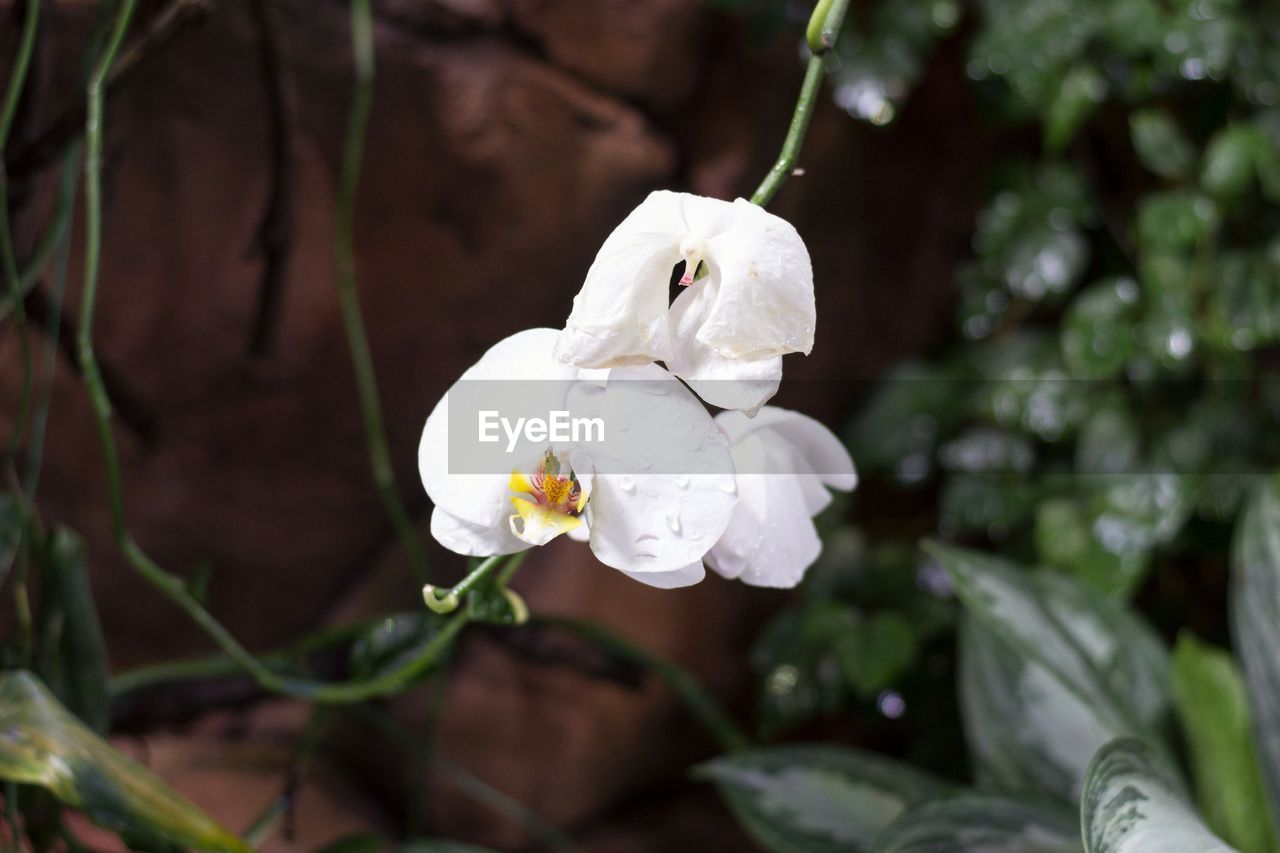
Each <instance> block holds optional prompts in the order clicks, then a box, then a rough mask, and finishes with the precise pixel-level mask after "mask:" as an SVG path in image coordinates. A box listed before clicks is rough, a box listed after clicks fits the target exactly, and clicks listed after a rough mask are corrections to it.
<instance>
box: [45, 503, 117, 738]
mask: <svg viewBox="0 0 1280 853" xmlns="http://www.w3.org/2000/svg"><path fill="white" fill-rule="evenodd" d="M43 551H44V555H43V559H42V560H41V565H42V566H43V569H44V571H43V573H42V576H41V580H42V584H43V602H42V606H41V608H40V625H39V627H38V634H39V637H40V650H41V653H40V660H39V674H40V676H41V678H42V679H43V680H44V682H45V684H47V685H48V686H49V687H50V688H51V689H52V690H53V692H54V694H55V695H56V696H57V697H58V698H59V699H60V700H61V701H62V703H63V704H64V705H65V706H66V707H67V709H68V710H70V711H71V712H73V713H74V714H75V715H76V716H77V717H79V718H80V719H81V720H83V721H84V722H85V723H86V724H87V725H88V726H89V727H90V728H92V729H93V730H94V731H96V732H98V733H100V734H105V733H106V731H107V729H108V728H109V727H110V724H111V703H110V695H109V692H108V689H107V680H108V678H109V677H110V675H111V673H110V670H109V669H108V667H107V647H106V642H105V641H104V640H103V637H102V625H101V624H100V623H99V621H98V609H97V606H96V605H95V604H94V601H93V591H92V590H91V589H90V588H89V575H88V570H87V564H86V560H85V548H84V540H83V539H81V538H80V537H79V536H77V535H76V534H75V533H73V532H71V531H70V530H67V529H65V528H58V529H56V530H54V531H53V533H52V534H51V535H50V536H49V538H48V541H47V542H46V543H45V544H44V548H43Z"/></svg>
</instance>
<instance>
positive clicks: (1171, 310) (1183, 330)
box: [1138, 252, 1196, 372]
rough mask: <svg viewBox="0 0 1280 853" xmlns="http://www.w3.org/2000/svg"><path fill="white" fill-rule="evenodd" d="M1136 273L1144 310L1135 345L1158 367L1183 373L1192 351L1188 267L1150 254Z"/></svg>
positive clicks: (1184, 260)
mask: <svg viewBox="0 0 1280 853" xmlns="http://www.w3.org/2000/svg"><path fill="white" fill-rule="evenodd" d="M1140 273H1141V278H1142V289H1143V294H1144V296H1145V299H1144V302H1145V310H1144V317H1143V321H1142V324H1141V325H1140V326H1139V328H1138V342H1139V343H1140V344H1141V345H1142V347H1143V349H1145V350H1146V352H1147V353H1149V354H1150V356H1151V357H1152V358H1153V359H1155V361H1156V363H1157V364H1158V365H1160V366H1161V367H1164V368H1166V369H1169V370H1170V371H1175V372H1176V371H1185V370H1186V369H1187V368H1188V367H1189V365H1191V363H1192V361H1191V358H1190V356H1191V354H1192V353H1193V352H1194V351H1195V350H1196V337H1195V331H1196V329H1195V320H1194V318H1193V314H1194V313H1195V306H1194V293H1193V287H1192V280H1191V263H1190V261H1189V260H1188V259H1187V258H1185V257H1183V256H1182V255H1178V254H1168V253H1160V252H1150V253H1147V254H1146V255H1144V257H1143V258H1142V262H1141V269H1140Z"/></svg>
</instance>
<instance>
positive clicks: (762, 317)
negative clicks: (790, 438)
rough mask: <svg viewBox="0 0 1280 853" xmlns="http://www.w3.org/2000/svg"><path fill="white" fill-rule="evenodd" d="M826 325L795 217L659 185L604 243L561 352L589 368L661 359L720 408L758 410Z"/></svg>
mask: <svg viewBox="0 0 1280 853" xmlns="http://www.w3.org/2000/svg"><path fill="white" fill-rule="evenodd" d="M681 263H683V265H684V267H683V275H682V276H681V278H680V284H681V285H683V286H684V290H683V292H682V293H681V294H680V295H679V296H678V297H677V298H676V300H675V301H674V302H669V297H668V293H669V286H670V280H671V276H672V273H673V270H674V269H675V267H676V266H677V265H678V264H681ZM699 270H702V272H699ZM815 321H816V311H815V306H814V298H813V270H812V267H811V266H810V263H809V253H808V251H807V250H806V249H805V246H804V241H803V240H801V239H800V235H799V234H797V233H796V230H795V228H793V227H791V225H790V224H789V223H788V222H786V221H785V220H783V219H780V218H778V217H777V216H774V215H773V214H771V213H769V212H768V211H766V210H764V209H763V208H761V207H759V206H758V205H754V204H751V203H750V202H748V201H747V200H745V199H741V198H740V199H737V200H736V201H733V202H727V201H721V200H719V199H712V198H704V197H702V196H696V195H690V194H688V193H675V192H668V191H659V192H654V193H651V194H650V195H649V197H648V198H646V199H645V200H644V201H643V202H642V203H641V204H640V206H639V207H637V208H636V209H635V210H633V211H632V212H631V214H630V215H629V216H628V217H627V218H626V219H625V220H623V222H622V224H620V225H619V226H618V227H617V228H615V229H614V231H613V233H612V234H610V235H609V238H608V239H607V240H605V242H604V245H603V246H601V247H600V252H599V253H598V254H597V255H596V259H595V262H594V263H593V264H592V265H591V269H590V270H589V271H588V272H587V279H586V282H585V283H584V284H583V286H582V290H581V291H580V292H579V293H578V295H577V296H576V297H574V300H573V310H572V312H571V313H570V314H569V319H568V321H567V323H566V325H565V329H564V331H563V332H561V333H560V337H559V339H558V340H557V342H556V355H557V357H559V358H560V360H561V361H563V362H564V363H566V364H570V365H573V366H575V367H583V368H609V367H621V366H624V365H632V364H647V363H651V362H655V361H661V362H663V363H664V364H666V366H667V369H668V370H670V371H671V372H672V373H674V374H675V375H676V376H679V377H680V378H682V379H684V380H685V381H686V382H687V383H689V386H690V387H691V388H693V389H694V391H695V392H697V393H698V395H699V396H701V397H702V398H703V399H704V400H706V401H707V402H708V403H711V404H712V405H715V406H719V407H721V408H730V409H739V410H743V411H746V412H748V413H754V412H755V411H756V410H757V409H758V408H759V407H760V406H762V405H763V404H764V403H765V402H766V401H768V399H769V398H770V397H772V396H773V394H774V392H775V391H777V389H778V383H779V382H780V381H781V379H782V356H783V354H785V353H789V352H803V353H805V354H806V355H807V354H808V353H809V351H810V350H811V349H812V348H813V330H814V324H815Z"/></svg>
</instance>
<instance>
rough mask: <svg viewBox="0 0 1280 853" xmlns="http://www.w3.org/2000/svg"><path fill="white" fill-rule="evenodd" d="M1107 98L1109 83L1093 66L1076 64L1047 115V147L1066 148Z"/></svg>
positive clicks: (1052, 148) (1045, 136)
mask: <svg viewBox="0 0 1280 853" xmlns="http://www.w3.org/2000/svg"><path fill="white" fill-rule="evenodd" d="M1106 96H1107V80H1106V78H1105V77H1103V76H1102V74H1101V72H1099V71H1098V69H1097V68H1095V67H1094V66H1093V65H1089V64H1082V65H1077V66H1076V67H1074V68H1072V69H1071V70H1070V71H1069V72H1067V76H1066V77H1065V78H1063V80H1062V85H1061V88H1059V90H1058V94H1057V96H1056V97H1055V98H1054V99H1053V101H1052V102H1051V103H1050V104H1049V111H1048V113H1047V115H1046V116H1045V123H1044V145H1045V148H1047V149H1048V150H1049V151H1053V152H1057V151H1061V150H1062V149H1063V148H1065V147H1066V146H1067V144H1068V143H1069V142H1071V140H1072V139H1073V138H1074V137H1075V135H1076V131H1078V130H1079V129H1080V127H1081V126H1082V125H1083V124H1084V123H1085V122H1086V121H1088V120H1089V117H1090V116H1091V115H1093V113H1094V111H1095V110H1097V108H1098V105H1099V104H1101V103H1102V101H1103V100H1104V99H1105V98H1106Z"/></svg>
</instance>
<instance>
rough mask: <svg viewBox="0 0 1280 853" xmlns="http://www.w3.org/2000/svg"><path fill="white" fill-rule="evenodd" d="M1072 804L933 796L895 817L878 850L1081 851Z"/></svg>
mask: <svg viewBox="0 0 1280 853" xmlns="http://www.w3.org/2000/svg"><path fill="white" fill-rule="evenodd" d="M1083 849H1084V848H1083V846H1082V845H1081V843H1080V821H1079V818H1078V817H1077V816H1076V814H1075V813H1074V811H1073V810H1067V809H1065V808H1062V807H1059V806H1053V805H1049V804H1045V803H1040V802H1037V801H1029V800H1016V799H1012V798H1009V797H1003V796H999V795H995V794H982V793H964V794H958V795H956V796H954V797H947V798H944V799H941V800H931V801H929V802H927V803H923V804H921V805H919V806H916V807H915V808H913V809H911V810H910V811H908V812H907V813H906V814H904V815H903V816H902V817H900V818H898V819H897V820H896V821H894V823H893V825H892V826H890V827H889V828H888V829H887V830H885V832H884V834H883V835H881V836H880V838H879V839H878V840H877V841H876V847H875V851H876V853H1079V851H1081V850H1083Z"/></svg>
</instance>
